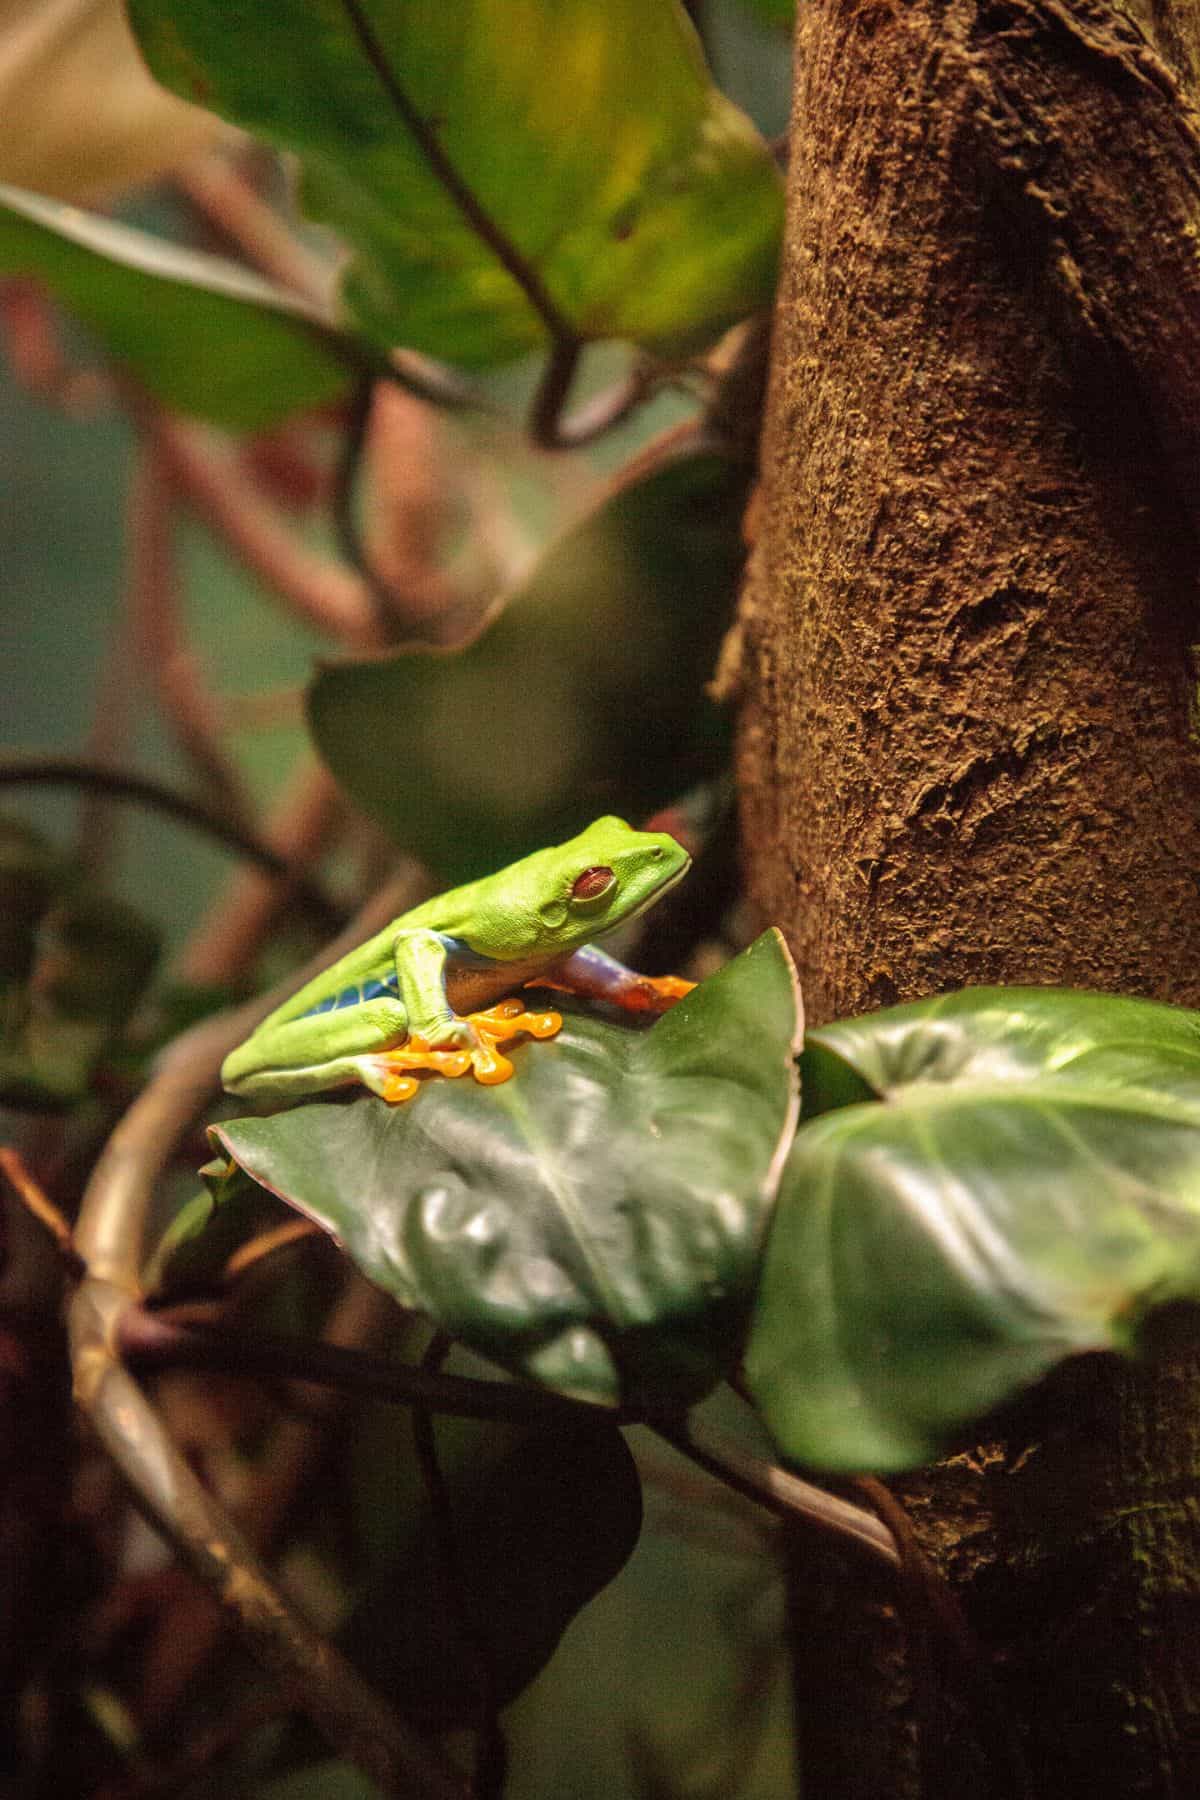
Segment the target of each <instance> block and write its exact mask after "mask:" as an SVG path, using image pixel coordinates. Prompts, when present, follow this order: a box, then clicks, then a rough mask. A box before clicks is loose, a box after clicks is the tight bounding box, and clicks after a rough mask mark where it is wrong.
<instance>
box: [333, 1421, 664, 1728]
mask: <svg viewBox="0 0 1200 1800" xmlns="http://www.w3.org/2000/svg"><path fill="white" fill-rule="evenodd" d="M448 1486H449V1488H450V1496H451V1499H450V1504H451V1512H452V1516H453V1519H454V1528H455V1537H456V1542H457V1545H458V1567H459V1574H460V1578H461V1592H462V1594H463V1596H464V1598H465V1601H466V1603H467V1604H468V1605H469V1606H470V1608H471V1613H472V1618H473V1621H474V1623H475V1626H476V1629H477V1631H478V1632H479V1634H480V1636H481V1638H482V1639H483V1641H484V1642H485V1643H486V1644H487V1645H488V1646H489V1651H490V1660H491V1663H492V1667H493V1672H494V1677H495V1683H496V1699H497V1702H498V1704H499V1705H501V1706H507V1705H508V1704H509V1702H510V1701H512V1700H515V1699H516V1697H517V1695H518V1694H519V1693H521V1691H522V1690H523V1689H524V1688H526V1687H527V1686H528V1685H529V1683H530V1682H531V1681H532V1680H533V1679H534V1677H535V1676H536V1675H537V1674H538V1673H539V1671H540V1670H541V1669H542V1668H543V1666H544V1665H545V1664H546V1662H548V1661H549V1658H550V1656H551V1655H552V1654H553V1652H554V1649H555V1647H556V1645H557V1644H558V1641H559V1639H560V1638H561V1636H562V1634H563V1632H564V1631H565V1630H566V1628H567V1626H568V1625H569V1624H570V1623H571V1620H572V1619H573V1618H574V1617H575V1616H576V1614H577V1613H578V1612H580V1611H581V1610H582V1609H583V1607H585V1606H586V1605H587V1603H588V1601H589V1600H591V1599H593V1598H594V1596H595V1595H596V1594H598V1593H599V1592H600V1590H601V1589H602V1588H604V1587H606V1586H607V1585H608V1583H609V1582H610V1581H611V1580H612V1579H613V1578H614V1576H616V1575H617V1574H619V1573H620V1571H621V1569H622V1568H623V1567H624V1565H625V1563H626V1561H627V1560H628V1558H629V1556H630V1554H631V1552H632V1551H633V1548H634V1546H635V1544H636V1543H637V1539H638V1533H639V1531H640V1530H641V1523H642V1496H641V1483H640V1482H639V1480H638V1474H637V1469H636V1466H635V1464H634V1461H633V1457H632V1455H631V1454H630V1451H629V1448H628V1446H627V1445H626V1443H625V1440H624V1438H623V1437H622V1436H621V1433H620V1432H619V1431H618V1430H617V1429H616V1427H615V1426H613V1425H609V1424H607V1423H605V1422H603V1421H602V1420H597V1421H596V1422H595V1423H591V1422H587V1421H585V1422H584V1423H583V1424H581V1425H578V1426H564V1425H562V1424H558V1425H555V1426H554V1427H553V1428H550V1427H541V1428H539V1429H538V1430H535V1431H524V1432H520V1433H516V1432H512V1431H500V1432H498V1431H497V1430H496V1429H495V1428H494V1427H493V1428H491V1430H490V1431H489V1432H488V1433H487V1435H485V1434H484V1433H482V1432H481V1433H479V1441H478V1448H477V1452H476V1455H475V1456H474V1458H473V1459H472V1461H471V1464H470V1465H469V1466H468V1467H465V1468H459V1469H458V1470H456V1471H454V1472H453V1474H451V1475H450V1476H449V1477H448ZM440 1593H441V1580H440V1565H439V1558H438V1529H437V1525H436V1524H435V1521H434V1520H433V1518H432V1516H431V1515H430V1511H429V1507H428V1504H426V1506H425V1507H424V1508H423V1514H422V1519H421V1522H420V1524H419V1527H418V1529H417V1532H416V1533H415V1536H414V1540H413V1542H412V1544H411V1546H410V1548H409V1550H408V1552H407V1553H406V1554H405V1555H404V1556H403V1557H401V1558H400V1559H399V1561H397V1562H396V1563H395V1565H394V1566H393V1567H392V1568H390V1569H389V1570H387V1571H385V1572H384V1573H383V1574H382V1575H381V1576H380V1577H379V1578H378V1579H377V1580H375V1581H373V1583H372V1585H371V1587H370V1589H369V1590H368V1591H367V1592H366V1593H365V1594H364V1595H363V1597H362V1599H361V1600H360V1601H359V1603H358V1605H357V1606H356V1608H355V1610H354V1612H353V1613H352V1615H351V1617H350V1619H349V1621H348V1623H347V1625H346V1628H345V1630H344V1631H343V1632H342V1634H341V1636H340V1639H339V1641H340V1643H341V1645H342V1648H343V1649H344V1650H345V1651H346V1652H347V1654H348V1655H349V1656H350V1657H351V1658H352V1660H353V1661H354V1663H355V1665H356V1666H357V1667H358V1668H359V1669H360V1670H361V1671H362V1672H363V1674H365V1675H366V1677H367V1679H368V1680H369V1681H371V1682H372V1683H373V1684H374V1685H376V1686H377V1687H378V1688H379V1689H380V1690H381V1691H382V1692H384V1693H386V1694H388V1695H389V1697H391V1698H392V1699H393V1700H394V1702H395V1704H396V1705H397V1706H398V1707H399V1708H400V1709H401V1710H402V1711H403V1712H404V1713H405V1715H406V1716H407V1717H408V1718H410V1719H412V1720H414V1722H416V1723H418V1724H420V1725H421V1726H423V1727H425V1728H427V1729H430V1730H436V1731H444V1730H447V1729H449V1728H450V1727H451V1726H454V1725H462V1724H472V1723H474V1721H475V1720H476V1719H477V1718H478V1715H479V1684H478V1671H477V1669H476V1667H475V1662H474V1658H473V1656H472V1654H471V1651H470V1648H469V1647H468V1646H464V1644H463V1641H462V1637H461V1633H460V1630H459V1629H458V1626H457V1623H456V1621H455V1619H454V1617H453V1614H452V1612H451V1611H450V1609H449V1608H448V1607H447V1606H446V1604H445V1603H444V1601H442V1600H440V1598H439V1596H440Z"/></svg>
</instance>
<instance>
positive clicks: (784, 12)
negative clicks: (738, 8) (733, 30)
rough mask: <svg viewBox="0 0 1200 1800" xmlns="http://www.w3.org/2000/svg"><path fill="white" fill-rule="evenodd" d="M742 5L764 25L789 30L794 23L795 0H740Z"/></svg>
mask: <svg viewBox="0 0 1200 1800" xmlns="http://www.w3.org/2000/svg"><path fill="white" fill-rule="evenodd" d="M742 5H743V6H744V7H745V8H746V10H747V12H752V13H753V14H754V16H755V18H757V19H761V20H762V22H763V24H764V25H777V26H779V27H780V29H781V30H784V31H790V30H791V28H792V26H793V25H794V24H795V23H796V0H742Z"/></svg>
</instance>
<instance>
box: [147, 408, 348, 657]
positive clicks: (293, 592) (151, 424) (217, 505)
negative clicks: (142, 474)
mask: <svg viewBox="0 0 1200 1800" xmlns="http://www.w3.org/2000/svg"><path fill="white" fill-rule="evenodd" d="M125 399H126V405H127V406H128V408H129V411H130V413H131V416H132V417H133V419H134V422H135V424H136V425H137V426H138V428H139V430H140V431H141V432H142V434H143V436H144V437H145V438H146V439H148V440H149V442H151V443H152V444H153V445H154V447H155V448H156V449H157V450H158V452H159V453H160V455H161V457H162V459H163V465H164V467H165V468H166V469H167V471H168V473H169V475H170V478H171V480H172V481H173V482H174V484H175V487H176V489H177V491H178V492H179V494H180V496H181V498H182V499H184V500H185V501H186V502H187V504H188V505H189V506H190V507H191V508H192V510H193V511H194V512H195V513H196V515H197V517H198V518H200V519H202V520H203V521H204V523H205V524H206V525H207V526H208V527H209V528H210V530H212V531H213V532H214V533H215V534H216V535H217V536H218V537H219V538H221V539H222V540H223V541H224V542H225V543H226V544H227V545H228V546H229V548H230V549H231V550H232V552H233V554H234V555H235V556H237V557H238V558H239V560H240V561H241V562H242V563H243V564H244V565H245V566H246V568H247V569H249V570H250V572H251V574H253V575H256V576H257V577H258V579H259V580H260V581H261V582H263V583H264V585H265V586H266V587H267V589H268V590H269V591H270V592H271V593H273V594H276V595H278V596H279V598H280V599H282V600H284V601H285V602H286V603H287V606H288V609H289V610H290V611H291V612H292V613H293V614H295V615H296V616H297V617H299V618H301V619H303V620H304V622H305V623H306V624H307V625H311V626H312V627H313V628H314V629H315V630H317V631H319V632H321V633H322V634H323V635H324V636H326V637H332V638H335V639H337V640H338V641H339V642H340V643H343V644H346V645H347V646H351V647H355V648H358V649H378V648H380V646H381V639H380V633H379V625H378V619H377V616H376V609H375V604H374V601H373V599H372V597H371V594H370V591H369V589H368V588H367V585H366V583H365V582H364V581H363V580H362V577H361V576H359V575H356V574H355V573H354V572H353V571H352V570H350V569H344V568H342V567H341V566H340V564H338V563H336V562H333V561H331V560H330V559H329V558H327V557H323V556H318V555H316V554H314V553H313V552H312V551H311V550H308V549H306V548H305V546H304V545H303V544H302V543H301V542H300V540H299V538H298V537H297V536H296V535H295V533H294V532H293V531H292V529H291V527H290V526H289V525H288V524H287V522H286V520H285V519H284V518H283V517H282V516H281V514H280V513H279V512H277V511H276V509H275V508H274V507H272V506H270V505H268V504H267V502H266V501H264V500H263V499H262V498H261V497H260V496H259V495H257V494H255V493H254V491H253V489H251V488H250V487H249V486H248V484H247V482H246V479H245V475H244V473H243V472H242V471H241V470H240V469H239V468H238V466H237V464H236V463H235V462H234V460H233V458H232V457H230V456H228V455H227V454H223V453H222V452H221V451H220V450H218V449H217V448H216V447H215V445H214V444H213V442H212V441H211V440H210V438H209V436H208V434H207V433H205V432H204V431H203V430H201V429H200V427H198V426H194V425H185V424H183V423H182V422H181V421H179V420H178V419H174V418H172V417H170V416H169V415H168V414H166V413H165V412H163V411H162V410H161V409H160V408H159V407H156V406H155V405H154V404H153V402H152V401H150V400H148V399H147V398H146V397H145V396H144V395H141V394H134V393H132V392H130V390H129V389H128V388H127V389H126V390H125Z"/></svg>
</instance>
